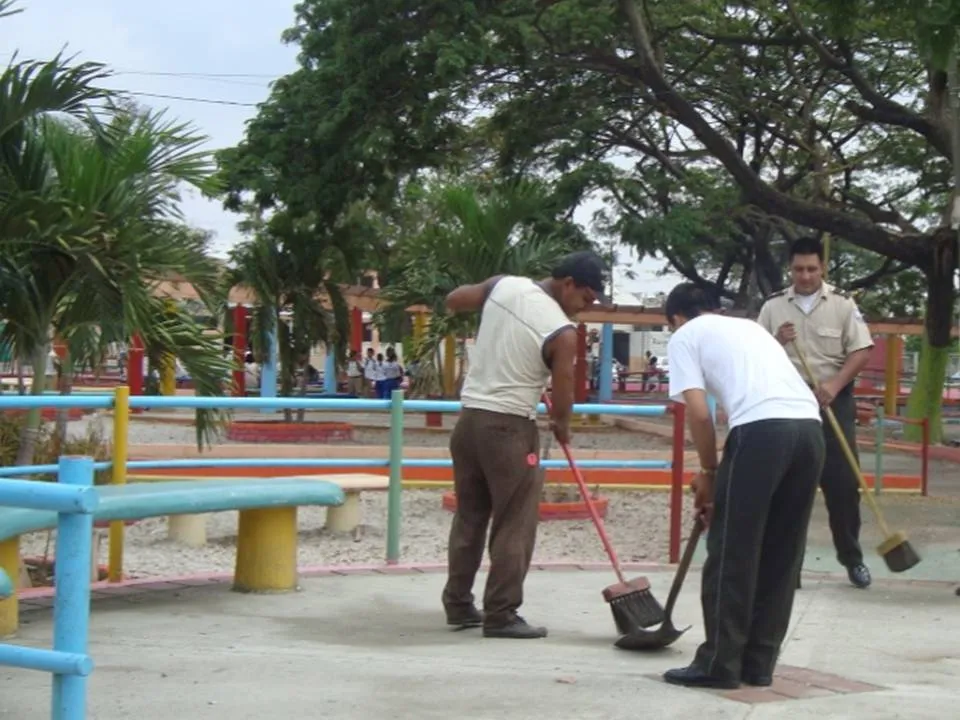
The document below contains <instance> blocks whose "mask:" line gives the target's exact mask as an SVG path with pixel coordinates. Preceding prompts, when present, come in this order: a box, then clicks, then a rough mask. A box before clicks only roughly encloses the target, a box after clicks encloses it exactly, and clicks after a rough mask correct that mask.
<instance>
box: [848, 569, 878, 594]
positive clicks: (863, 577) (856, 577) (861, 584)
mask: <svg viewBox="0 0 960 720" xmlns="http://www.w3.org/2000/svg"><path fill="white" fill-rule="evenodd" d="M847 577H848V578H850V582H851V583H853V586H854V587H858V588H860V589H861V590H862V589H864V588H868V587H870V583H871V582H872V578H871V577H870V571H869V570H868V569H867V566H866V565H864V564H863V563H858V564H856V565H851V566H850V567H848V568H847Z"/></svg>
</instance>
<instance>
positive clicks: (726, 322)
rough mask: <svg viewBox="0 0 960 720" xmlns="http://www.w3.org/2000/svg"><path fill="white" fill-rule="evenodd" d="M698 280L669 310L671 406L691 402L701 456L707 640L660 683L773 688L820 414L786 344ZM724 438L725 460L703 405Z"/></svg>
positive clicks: (810, 493) (814, 477)
mask: <svg viewBox="0 0 960 720" xmlns="http://www.w3.org/2000/svg"><path fill="white" fill-rule="evenodd" d="M716 307H717V305H716V303H715V301H713V300H712V299H711V298H710V297H709V296H708V295H707V294H706V293H705V292H704V291H703V290H701V289H700V288H698V287H696V286H695V285H693V284H692V283H684V284H682V285H678V286H677V287H676V288H674V290H673V291H672V292H671V293H670V295H669V297H668V298H667V301H666V305H665V308H664V309H665V313H666V316H667V321H668V322H669V323H670V328H671V330H672V331H673V334H672V336H671V338H670V342H669V344H668V346H667V359H668V362H669V364H670V397H671V398H672V399H673V400H675V401H676V402H681V403H684V404H685V405H686V417H687V425H688V427H689V429H690V434H691V436H692V437H693V441H694V444H695V445H696V448H697V454H698V455H699V456H700V472H699V474H698V475H697V476H696V477H695V479H694V481H693V489H694V492H695V501H694V505H695V507H696V508H697V512H698V515H699V517H700V518H701V519H702V520H703V521H704V522H705V523H706V524H707V525H708V526H709V531H708V534H707V559H706V562H705V563H704V566H703V578H702V585H701V600H702V604H703V619H704V626H705V630H706V633H705V634H706V640H705V642H704V643H703V644H702V645H700V647H699V648H698V649H697V653H696V656H695V658H694V660H693V662H692V663H691V664H690V665H689V666H688V667H685V668H679V669H675V670H668V671H667V672H666V673H665V674H664V679H665V680H666V681H667V682H669V683H673V684H677V685H687V686H691V687H713V688H735V687H738V686H739V685H740V683H741V682H745V683H747V684H749V685H759V686H766V685H770V683H771V682H772V678H773V671H774V667H775V666H776V662H777V655H778V653H779V651H780V644H781V643H782V642H783V637H784V635H785V634H786V631H787V626H788V624H789V622H790V613H791V611H792V608H793V598H794V593H795V592H796V584H797V577H798V576H799V573H800V565H801V561H802V558H803V550H804V547H805V545H806V535H807V525H808V523H809V520H810V513H811V510H812V508H813V499H814V496H815V494H816V489H817V482H818V479H819V477H820V470H821V468H822V466H823V460H824V455H825V452H826V451H825V446H824V439H823V429H822V426H821V420H820V407H819V404H818V402H817V398H816V397H815V396H814V394H813V391H812V390H811V389H810V388H809V387H808V386H807V384H806V383H805V382H804V381H803V378H801V377H800V374H799V373H798V372H797V370H796V368H795V367H794V366H793V363H791V362H790V358H789V357H788V356H787V353H786V351H785V350H784V349H783V347H782V346H781V345H780V343H778V342H777V341H776V339H774V338H773V336H771V335H770V334H769V333H768V332H766V331H765V330H764V329H763V328H762V327H760V326H759V325H758V324H757V323H755V322H753V321H752V320H747V319H741V318H734V317H726V316H723V315H718V314H715V312H714V310H715V308H716ZM709 395H712V396H713V397H715V398H716V399H717V402H718V404H719V405H720V406H721V407H723V409H724V411H725V412H726V415H727V418H728V425H729V430H728V433H727V439H726V442H725V444H724V448H723V459H722V460H720V462H718V457H717V455H718V453H717V442H716V429H715V427H714V424H713V420H712V418H711V413H710V408H709V405H708V402H707V398H708V396H709Z"/></svg>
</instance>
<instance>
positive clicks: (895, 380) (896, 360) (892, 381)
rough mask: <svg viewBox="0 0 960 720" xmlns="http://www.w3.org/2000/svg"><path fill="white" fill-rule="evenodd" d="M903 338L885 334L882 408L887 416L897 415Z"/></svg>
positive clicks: (894, 416) (893, 416)
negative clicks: (885, 354)
mask: <svg viewBox="0 0 960 720" xmlns="http://www.w3.org/2000/svg"><path fill="white" fill-rule="evenodd" d="M902 344H903V340H902V339H901V337H900V336H899V335H887V357H886V362H884V364H883V410H884V412H885V414H886V416H887V417H888V418H896V416H897V399H898V397H899V395H900V373H899V372H898V371H899V369H900V367H899V366H900V353H901V346H902Z"/></svg>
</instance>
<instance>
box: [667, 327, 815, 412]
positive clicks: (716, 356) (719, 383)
mask: <svg viewBox="0 0 960 720" xmlns="http://www.w3.org/2000/svg"><path fill="white" fill-rule="evenodd" d="M667 359H668V361H669V363H670V397H671V399H673V400H676V401H677V402H683V392H684V391H685V390H695V389H699V390H705V391H706V392H707V393H708V394H709V395H712V396H713V397H715V398H716V400H717V402H718V404H719V405H720V406H721V407H723V409H724V411H725V412H726V413H727V421H728V424H729V426H730V427H731V428H734V427H737V426H738V425H744V424H746V423H750V422H756V421H757V420H778V419H809V420H820V407H819V405H818V403H817V399H816V397H814V394H813V391H812V390H811V389H810V388H809V387H808V386H807V384H806V383H805V382H804V381H803V378H802V377H800V373H799V372H797V369H796V368H795V367H794V366H793V363H792V362H791V361H790V358H789V357H788V356H787V351H786V350H785V349H784V348H783V346H782V345H781V344H780V343H779V342H777V340H776V339H775V338H774V337H773V336H772V335H771V334H770V333H768V332H767V331H766V330H765V329H764V328H762V327H761V326H760V325H759V324H757V323H756V322H754V321H753V320H747V319H744V318H734V317H726V316H723V315H715V314H712V313H707V314H705V315H701V316H699V317H696V318H694V319H693V320H690V321H689V322H687V323H685V324H684V325H683V326H682V327H681V328H680V329H678V330H677V331H676V332H674V333H673V335H672V336H671V338H670V342H669V343H668V344H667Z"/></svg>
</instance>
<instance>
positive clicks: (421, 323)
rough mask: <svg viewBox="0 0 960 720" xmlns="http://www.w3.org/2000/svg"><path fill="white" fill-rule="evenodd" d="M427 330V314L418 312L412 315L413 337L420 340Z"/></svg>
mask: <svg viewBox="0 0 960 720" xmlns="http://www.w3.org/2000/svg"><path fill="white" fill-rule="evenodd" d="M426 331H427V314H426V313H422V312H418V313H416V314H415V315H414V316H413V339H414V340H416V341H420V340H421V339H422V338H423V335H424V333H425V332H426Z"/></svg>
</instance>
